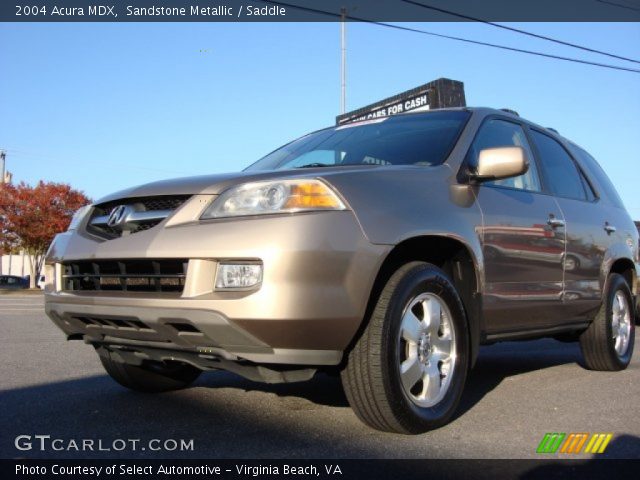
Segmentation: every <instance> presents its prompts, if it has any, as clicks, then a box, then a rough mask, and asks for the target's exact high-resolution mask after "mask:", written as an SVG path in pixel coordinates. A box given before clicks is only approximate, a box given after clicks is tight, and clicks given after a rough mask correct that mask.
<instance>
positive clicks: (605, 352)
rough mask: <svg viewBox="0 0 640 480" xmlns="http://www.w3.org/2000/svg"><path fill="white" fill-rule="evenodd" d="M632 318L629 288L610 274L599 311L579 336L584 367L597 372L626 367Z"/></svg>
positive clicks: (631, 346)
mask: <svg viewBox="0 0 640 480" xmlns="http://www.w3.org/2000/svg"><path fill="white" fill-rule="evenodd" d="M633 318H634V307H633V299H632V296H631V291H630V290H629V285H628V284H627V282H626V281H625V279H624V277H623V276H622V275H619V274H617V273H612V274H611V275H609V278H608V279H607V282H606V287H605V293H604V301H603V302H602V305H601V306H600V310H599V311H598V313H597V314H596V316H595V318H594V319H593V321H592V322H591V324H590V325H589V328H587V329H586V330H585V331H584V332H583V333H582V334H581V335H580V349H581V350H582V355H583V357H584V363H585V366H586V368H588V369H589V370H601V371H616V370H624V369H625V368H627V365H629V362H630V361H631V356H632V355H633V345H634V340H635V325H634V321H633ZM625 331H626V334H625V333H624V332H625ZM616 332H617V333H618V334H617V335H616ZM625 338H626V341H625Z"/></svg>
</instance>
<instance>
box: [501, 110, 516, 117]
mask: <svg viewBox="0 0 640 480" xmlns="http://www.w3.org/2000/svg"><path fill="white" fill-rule="evenodd" d="M500 110H502V111H503V112H507V113H510V114H511V115H515V116H516V117H519V116H520V114H519V113H518V112H516V111H515V110H511V109H510V108H501V109H500Z"/></svg>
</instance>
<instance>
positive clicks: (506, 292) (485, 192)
mask: <svg viewBox="0 0 640 480" xmlns="http://www.w3.org/2000/svg"><path fill="white" fill-rule="evenodd" d="M504 146H520V147H522V148H524V150H525V153H526V154H527V156H528V158H529V161H530V167H529V171H528V172H527V173H525V174H524V175H521V176H519V177H515V178H509V179H505V180H497V181H493V182H484V183H482V184H480V185H479V187H478V190H477V198H478V203H479V205H480V209H481V210H482V215H483V225H482V228H481V232H480V233H481V234H480V239H481V242H482V250H483V256H484V260H485V264H484V265H485V292H484V300H483V310H484V318H485V323H486V325H485V326H486V330H487V333H488V334H489V335H491V334H496V333H508V332H511V331H513V332H516V331H521V330H523V329H530V330H533V329H537V328H546V327H552V326H555V325H557V324H558V323H559V322H561V321H562V318H563V313H562V311H561V308H560V307H561V305H562V300H561V296H562V258H563V256H564V253H565V230H564V217H563V215H562V212H561V211H560V209H559V208H558V205H557V203H556V201H555V200H554V198H553V196H551V195H547V194H544V193H542V181H541V178H540V173H539V169H538V167H537V165H536V160H535V158H534V156H533V154H532V151H531V148H530V146H529V142H528V139H527V136H526V134H525V130H524V128H523V126H522V125H521V124H520V123H517V122H515V121H512V120H510V119H509V120H507V119H504V118H501V117H496V118H489V119H488V120H485V122H484V123H483V124H482V126H481V127H480V129H479V131H478V133H477V135H476V138H475V139H474V141H473V144H472V146H471V148H470V150H469V153H468V155H469V156H477V155H478V154H479V152H480V151H481V150H482V149H485V148H493V147H504ZM473 160H474V159H473V158H468V159H467V161H469V162H470V161H473Z"/></svg>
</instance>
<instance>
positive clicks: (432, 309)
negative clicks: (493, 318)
mask: <svg viewBox="0 0 640 480" xmlns="http://www.w3.org/2000/svg"><path fill="white" fill-rule="evenodd" d="M468 358H469V341H468V329H467V322H466V316H465V313H464V308H463V306H462V302H461V300H460V297H459V295H458V293H457V292H456V289H455V287H454V286H453V284H452V283H451V281H450V280H449V279H448V277H447V276H446V275H445V273H444V272H443V271H442V270H440V269H439V268H438V267H436V266H434V265H431V264H428V263H423V262H411V263H408V264H406V265H404V266H402V267H401V268H399V269H398V270H397V271H396V272H395V273H394V274H393V275H392V277H391V278H390V279H389V281H388V282H387V284H386V286H385V287H384V289H383V291H382V293H381V294H380V297H379V299H378V302H377V304H376V307H375V309H374V311H373V313H372V315H371V318H370V321H369V323H368V325H367V328H366V329H365V330H364V332H363V333H362V335H361V337H360V338H359V339H358V341H357V343H356V344H355V346H354V348H353V349H352V350H351V352H350V353H349V357H348V361H347V366H346V368H345V369H344V370H343V371H342V383H343V386H344V389H345V392H346V395H347V399H348V400H349V404H350V405H351V406H352V408H353V409H354V411H355V413H356V414H357V415H358V417H359V418H360V419H361V420H362V421H363V422H364V423H366V424H367V425H369V426H371V427H373V428H376V429H378V430H385V431H391V432H398V433H405V434H415V433H422V432H425V431H427V430H431V429H433V428H437V427H440V426H442V425H444V424H445V423H447V422H448V421H449V419H450V418H451V416H452V415H453V413H454V412H455V409H456V407H457V405H458V402H459V400H460V396H461V394H462V390H463V388H464V383H465V379H466V376H467V369H468V363H469V362H468Z"/></svg>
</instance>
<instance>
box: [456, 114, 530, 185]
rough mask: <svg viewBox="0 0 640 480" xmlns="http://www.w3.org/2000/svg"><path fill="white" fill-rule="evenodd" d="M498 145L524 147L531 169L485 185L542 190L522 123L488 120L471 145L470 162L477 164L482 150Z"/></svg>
mask: <svg viewBox="0 0 640 480" xmlns="http://www.w3.org/2000/svg"><path fill="white" fill-rule="evenodd" d="M496 147H522V148H523V149H524V152H525V155H526V156H527V158H528V159H529V169H528V170H527V172H526V173H524V174H523V175H520V176H518V177H512V178H504V179H502V180H493V181H490V182H485V183H484V184H485V185H495V186H499V187H509V188H515V189H518V190H528V191H531V192H539V191H541V190H542V188H541V186H540V178H539V177H538V170H537V168H536V164H535V159H534V158H533V154H532V153H531V148H530V147H529V142H527V137H526V135H525V133H524V130H523V129H522V127H521V126H520V125H518V124H517V123H512V122H508V121H506V120H499V119H491V120H488V121H486V122H485V123H484V124H483V125H482V126H481V127H480V130H479V131H478V134H477V135H476V138H475V139H474V141H473V144H472V145H471V148H470V150H469V154H468V155H469V158H468V160H469V163H470V164H472V165H473V164H477V161H478V155H479V154H480V151H481V150H484V149H485V148H496Z"/></svg>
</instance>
